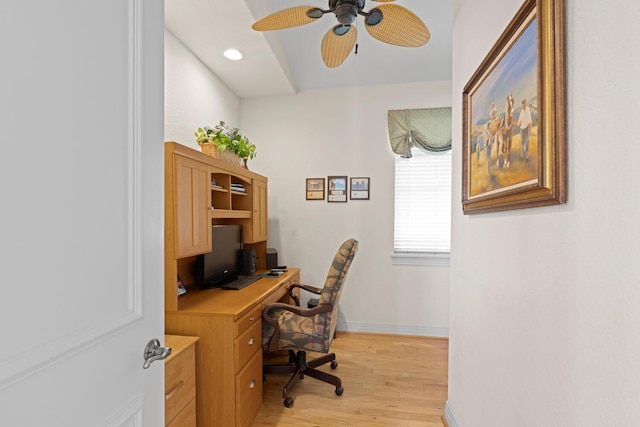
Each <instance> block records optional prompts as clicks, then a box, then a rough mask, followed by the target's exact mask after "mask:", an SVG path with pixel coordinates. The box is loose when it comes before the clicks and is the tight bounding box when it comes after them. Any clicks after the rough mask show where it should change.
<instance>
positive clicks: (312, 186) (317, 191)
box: [307, 178, 324, 200]
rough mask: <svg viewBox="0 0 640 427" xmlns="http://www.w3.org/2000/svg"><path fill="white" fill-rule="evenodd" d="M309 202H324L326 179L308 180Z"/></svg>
mask: <svg viewBox="0 0 640 427" xmlns="http://www.w3.org/2000/svg"><path fill="white" fill-rule="evenodd" d="M307 200H324V178H307Z"/></svg>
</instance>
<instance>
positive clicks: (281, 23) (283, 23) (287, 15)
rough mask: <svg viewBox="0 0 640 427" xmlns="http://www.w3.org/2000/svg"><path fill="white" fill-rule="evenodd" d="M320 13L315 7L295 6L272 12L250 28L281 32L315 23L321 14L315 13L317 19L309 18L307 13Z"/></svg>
mask: <svg viewBox="0 0 640 427" xmlns="http://www.w3.org/2000/svg"><path fill="white" fill-rule="evenodd" d="M312 10H313V11H320V12H322V10H321V9H318V8H317V7H315V6H296V7H290V8H288V9H283V10H281V11H278V12H274V13H272V14H270V15H267V16H265V17H262V18H260V19H258V20H257V21H256V22H255V23H254V24H253V25H252V26H251V28H253V29H254V30H256V31H272V30H283V29H285V28H291V27H298V26H300V25H304V24H308V23H310V22H313V21H315V20H316V19H318V18H319V17H320V16H322V15H323V14H322V13H316V15H319V16H317V17H314V18H311V17H309V14H308V12H309V11H312Z"/></svg>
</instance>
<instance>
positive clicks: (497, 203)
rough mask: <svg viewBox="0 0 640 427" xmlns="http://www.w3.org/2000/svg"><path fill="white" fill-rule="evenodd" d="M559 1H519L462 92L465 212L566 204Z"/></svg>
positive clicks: (562, 63)
mask: <svg viewBox="0 0 640 427" xmlns="http://www.w3.org/2000/svg"><path fill="white" fill-rule="evenodd" d="M564 1H565V0H526V1H525V3H524V4H523V5H522V7H521V8H520V10H519V11H518V12H517V14H516V16H515V17H514V18H513V19H512V20H511V22H510V23H509V25H508V27H507V28H506V29H505V30H504V32H503V33H502V35H501V36H500V38H499V39H498V41H497V42H496V44H495V45H494V46H493V48H492V49H491V51H490V52H489V54H488V55H487V56H486V58H485V59H484V60H483V62H482V64H481V65H480V67H478V69H477V70H476V72H475V73H474V74H473V76H472V77H471V79H470V80H469V82H468V83H467V85H466V86H465V87H464V90H463V93H462V109H463V130H462V131H463V135H462V157H463V158H462V163H463V164H462V173H463V176H462V209H463V212H464V213H465V214H473V213H484V212H493V211H500V210H508V209H521V208H529V207H536V206H546V205H553V204H560V203H565V201H566V174H567V172H566V169H567V168H566V163H567V161H566V131H565V129H566V123H565V122H566V109H565V69H564V55H565V53H564V39H565V35H564Z"/></svg>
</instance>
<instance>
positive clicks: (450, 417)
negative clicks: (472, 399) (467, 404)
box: [444, 400, 458, 427]
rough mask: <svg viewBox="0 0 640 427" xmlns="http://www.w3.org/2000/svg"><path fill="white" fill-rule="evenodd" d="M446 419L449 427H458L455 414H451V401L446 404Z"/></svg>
mask: <svg viewBox="0 0 640 427" xmlns="http://www.w3.org/2000/svg"><path fill="white" fill-rule="evenodd" d="M444 419H445V420H446V421H447V424H448V425H449V427H458V423H456V419H455V418H454V417H453V412H451V405H450V404H449V401H448V400H447V402H446V403H445V404H444Z"/></svg>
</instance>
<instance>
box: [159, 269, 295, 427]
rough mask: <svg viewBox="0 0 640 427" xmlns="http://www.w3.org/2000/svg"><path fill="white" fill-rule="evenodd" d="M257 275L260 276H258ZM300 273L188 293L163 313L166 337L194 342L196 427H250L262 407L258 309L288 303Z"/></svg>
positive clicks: (290, 271) (293, 272)
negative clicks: (174, 308) (183, 337)
mask: <svg viewBox="0 0 640 427" xmlns="http://www.w3.org/2000/svg"><path fill="white" fill-rule="evenodd" d="M259 273H260V272H259ZM299 282H300V270H299V269H297V268H290V269H289V271H288V272H286V273H284V274H283V275H282V276H280V277H265V278H262V279H260V280H258V281H257V282H255V283H253V284H251V285H250V286H248V287H246V288H244V289H241V290H239V291H233V290H222V289H195V290H190V291H189V292H188V293H187V294H186V295H184V296H182V297H180V299H179V300H178V310H177V311H166V312H165V331H166V333H167V334H174V335H190V336H196V337H199V338H200V340H199V341H198V342H197V343H196V376H197V380H196V412H197V425H198V426H199V427H230V426H236V427H245V426H246V427H249V426H251V424H252V423H253V421H254V419H255V417H256V415H257V413H258V411H260V407H261V406H262V310H263V308H264V307H265V306H266V305H267V304H270V303H272V302H276V301H286V302H289V296H288V293H287V288H288V286H289V285H291V284H294V283H299Z"/></svg>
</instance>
